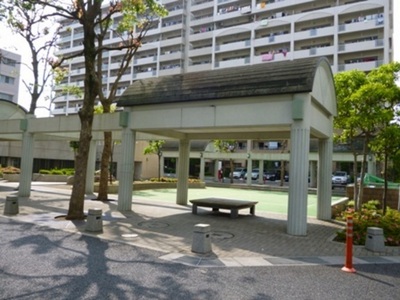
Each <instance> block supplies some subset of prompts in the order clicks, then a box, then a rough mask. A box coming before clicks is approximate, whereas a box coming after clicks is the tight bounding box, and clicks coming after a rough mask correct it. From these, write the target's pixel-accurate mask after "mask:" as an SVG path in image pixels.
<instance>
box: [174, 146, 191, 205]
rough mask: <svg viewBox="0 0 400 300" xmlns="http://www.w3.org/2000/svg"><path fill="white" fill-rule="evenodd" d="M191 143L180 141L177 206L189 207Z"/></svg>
mask: <svg viewBox="0 0 400 300" xmlns="http://www.w3.org/2000/svg"><path fill="white" fill-rule="evenodd" d="M189 157H190V141H189V140H186V139H184V140H179V160H178V182H177V186H176V204H179V205H187V201H188V188H189Z"/></svg>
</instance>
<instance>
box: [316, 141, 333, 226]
mask: <svg viewBox="0 0 400 300" xmlns="http://www.w3.org/2000/svg"><path fill="white" fill-rule="evenodd" d="M318 149H319V150H318V155H319V167H318V189H317V218H318V219H320V220H330V219H331V217H332V210H331V199H332V175H331V174H332V156H333V155H332V152H333V141H332V138H331V137H330V138H327V139H320V140H319V145H318Z"/></svg>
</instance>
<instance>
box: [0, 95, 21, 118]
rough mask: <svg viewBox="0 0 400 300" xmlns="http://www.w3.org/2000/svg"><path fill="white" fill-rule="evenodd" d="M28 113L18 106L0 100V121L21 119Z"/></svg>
mask: <svg viewBox="0 0 400 300" xmlns="http://www.w3.org/2000/svg"><path fill="white" fill-rule="evenodd" d="M27 113H28V112H27V111H26V110H25V109H24V108H23V107H21V106H19V105H18V104H16V103H14V102H11V101H7V100H3V99H0V120H9V119H23V118H25V115H26V114H27Z"/></svg>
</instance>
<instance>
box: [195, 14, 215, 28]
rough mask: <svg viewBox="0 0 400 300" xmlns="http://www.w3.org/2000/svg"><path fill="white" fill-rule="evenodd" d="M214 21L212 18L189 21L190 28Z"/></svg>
mask: <svg viewBox="0 0 400 300" xmlns="http://www.w3.org/2000/svg"><path fill="white" fill-rule="evenodd" d="M213 21H214V17H213V16H206V17H204V18H198V19H195V20H191V21H190V26H191V27H193V26H199V25H203V24H210V23H212V22H213Z"/></svg>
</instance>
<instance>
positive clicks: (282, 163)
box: [279, 160, 285, 186]
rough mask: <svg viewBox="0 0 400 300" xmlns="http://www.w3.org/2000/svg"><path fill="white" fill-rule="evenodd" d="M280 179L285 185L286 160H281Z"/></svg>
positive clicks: (281, 183)
mask: <svg viewBox="0 0 400 300" xmlns="http://www.w3.org/2000/svg"><path fill="white" fill-rule="evenodd" d="M279 180H280V184H279V185H280V186H283V183H284V181H285V161H284V160H281V178H279Z"/></svg>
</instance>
